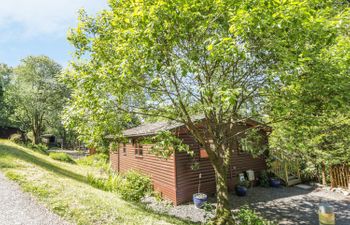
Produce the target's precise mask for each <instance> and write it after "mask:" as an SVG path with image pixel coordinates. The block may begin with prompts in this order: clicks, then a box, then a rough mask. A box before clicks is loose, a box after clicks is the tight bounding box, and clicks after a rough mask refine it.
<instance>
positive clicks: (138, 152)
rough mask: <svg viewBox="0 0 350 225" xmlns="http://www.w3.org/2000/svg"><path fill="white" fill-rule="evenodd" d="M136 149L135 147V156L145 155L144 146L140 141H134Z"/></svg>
mask: <svg viewBox="0 0 350 225" xmlns="http://www.w3.org/2000/svg"><path fill="white" fill-rule="evenodd" d="M133 145H134V149H135V156H139V157H140V156H141V157H142V156H143V147H142V145H141V144H140V143H138V142H137V141H133Z"/></svg>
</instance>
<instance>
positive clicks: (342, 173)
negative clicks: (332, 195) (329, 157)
mask: <svg viewBox="0 0 350 225" xmlns="http://www.w3.org/2000/svg"><path fill="white" fill-rule="evenodd" d="M329 172H330V178H331V187H342V188H348V189H350V167H349V166H346V165H334V166H331V167H330V171H329Z"/></svg>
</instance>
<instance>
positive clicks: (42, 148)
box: [26, 143, 48, 155]
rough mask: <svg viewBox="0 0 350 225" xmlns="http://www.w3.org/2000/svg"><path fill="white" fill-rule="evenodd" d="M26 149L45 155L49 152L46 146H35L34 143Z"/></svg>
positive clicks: (29, 144)
mask: <svg viewBox="0 0 350 225" xmlns="http://www.w3.org/2000/svg"><path fill="white" fill-rule="evenodd" d="M26 147H27V148H30V149H32V150H33V151H36V152H39V153H42V154H45V155H47V154H48V152H47V150H48V148H47V146H46V145H43V144H38V145H33V144H32V143H28V144H27V145H26Z"/></svg>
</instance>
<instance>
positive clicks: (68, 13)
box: [0, 0, 107, 41]
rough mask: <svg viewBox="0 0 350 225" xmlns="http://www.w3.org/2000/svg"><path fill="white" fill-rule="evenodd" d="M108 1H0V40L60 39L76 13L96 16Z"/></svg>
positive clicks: (74, 20) (75, 17)
mask: <svg viewBox="0 0 350 225" xmlns="http://www.w3.org/2000/svg"><path fill="white" fill-rule="evenodd" d="M106 2H107V0H0V40H3V41H4V40H5V39H9V38H11V39H13V38H15V39H28V38H36V37H42V36H46V35H49V36H52V37H58V36H60V37H62V36H65V35H66V32H67V29H68V28H69V27H73V26H74V25H75V23H76V21H77V11H78V10H79V9H81V8H85V9H86V10H87V12H88V13H96V12H97V11H99V10H101V9H103V8H106V6H107V3H106Z"/></svg>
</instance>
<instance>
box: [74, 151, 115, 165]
mask: <svg viewBox="0 0 350 225" xmlns="http://www.w3.org/2000/svg"><path fill="white" fill-rule="evenodd" d="M107 162H108V155H106V154H94V155H90V156H86V157H83V158H80V159H78V160H77V163H78V164H79V165H83V166H94V167H104V166H105V165H106V164H107Z"/></svg>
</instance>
